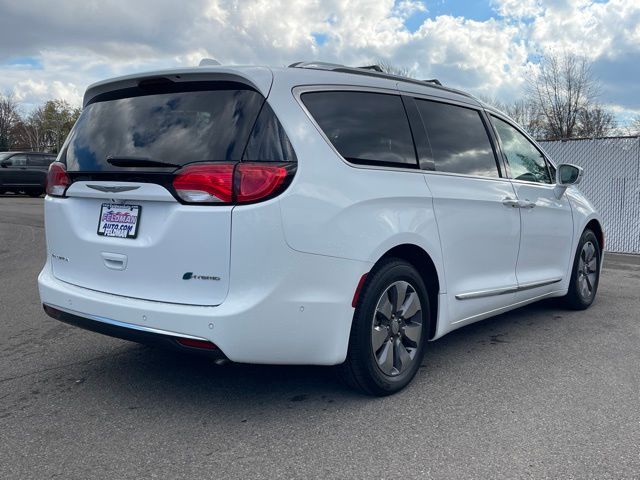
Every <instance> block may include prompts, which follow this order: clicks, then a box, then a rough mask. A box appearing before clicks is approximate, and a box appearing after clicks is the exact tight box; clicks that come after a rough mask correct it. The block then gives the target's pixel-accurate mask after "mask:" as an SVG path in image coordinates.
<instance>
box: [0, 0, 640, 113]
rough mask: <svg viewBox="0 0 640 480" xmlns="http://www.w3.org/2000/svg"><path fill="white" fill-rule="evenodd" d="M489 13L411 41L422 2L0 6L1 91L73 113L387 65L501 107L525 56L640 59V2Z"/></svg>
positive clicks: (501, 7)
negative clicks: (334, 69) (191, 88)
mask: <svg viewBox="0 0 640 480" xmlns="http://www.w3.org/2000/svg"><path fill="white" fill-rule="evenodd" d="M492 5H493V6H494V8H495V10H496V11H497V12H498V14H499V17H498V18H497V19H490V20H486V21H474V20H469V19H465V18H462V17H455V18H454V17H452V16H446V15H442V16H438V17H437V18H435V19H432V18H430V19H427V20H425V22H424V23H423V24H422V26H420V28H418V29H417V30H415V31H414V32H411V31H409V30H408V29H407V28H406V27H405V25H404V22H405V21H406V20H407V19H408V18H411V16H412V15H414V14H415V13H417V12H425V11H426V7H425V4H424V3H422V2H420V1H418V0H397V1H394V0H351V1H349V2H345V1H343V0H192V1H186V2H175V1H174V0H138V1H136V2H131V1H130V0H102V1H101V2H86V1H79V0H78V1H66V2H58V3H57V4H55V5H54V4H51V3H50V2H48V1H45V0H21V1H20V2H15V1H13V0H0V91H14V92H15V94H16V96H20V98H21V99H24V101H25V102H26V103H30V104H33V103H37V102H39V101H42V100H44V99H47V98H50V97H51V96H56V95H59V96H62V97H63V98H65V99H67V100H69V101H74V103H77V102H79V100H80V97H81V95H82V93H83V90H84V89H85V88H86V86H87V85H88V84H89V83H92V82H94V81H97V80H100V79H102V78H106V77H109V76H113V75H119V74H125V73H130V72H134V71H141V70H147V69H156V68H163V67H172V66H186V65H196V64H197V63H198V62H199V60H200V59H201V58H202V57H212V58H216V59H217V60H219V61H221V62H222V63H230V64H234V63H235V64H267V65H275V66H282V65H286V64H288V63H291V62H294V61H297V60H313V59H318V60H325V61H334V62H340V63H345V64H349V65H359V64H365V63H370V62H372V61H375V60H376V59H379V58H383V59H386V60H388V61H390V62H391V63H395V64H398V65H400V66H406V67H409V68H410V69H411V70H412V72H413V73H414V74H415V75H416V76H418V77H421V78H428V77H438V78H440V79H441V80H443V81H445V82H446V83H448V84H450V85H452V86H457V87H462V88H466V89H470V90H472V91H473V92H477V93H482V94H484V95H488V96H497V97H500V98H502V99H505V100H509V99H511V98H515V97H516V96H517V95H519V94H520V93H521V87H522V85H523V83H524V80H525V79H526V76H527V74H528V73H529V72H530V71H531V68H532V65H531V64H530V63H529V59H530V58H531V54H533V53H545V52H550V51H556V52H560V51H572V52H575V53H580V54H585V55H587V56H589V58H591V59H592V60H594V61H596V62H597V61H600V60H601V59H603V58H607V59H609V60H611V59H617V60H616V61H622V62H624V59H625V58H626V57H625V55H627V54H628V53H629V52H636V55H637V52H639V51H640V48H639V47H640V3H639V2H638V1H637V0H610V1H609V2H608V3H601V2H593V1H589V0H493V1H492ZM24 25H29V28H28V29H25V28H24ZM319 37H322V41H319V40H318V38H319ZM16 57H36V58H37V59H38V60H39V63H40V64H41V68H39V67H29V66H23V67H20V68H18V67H17V66H16V65H8V64H7V63H6V61H7V59H10V58H16ZM634 108H635V107H634Z"/></svg>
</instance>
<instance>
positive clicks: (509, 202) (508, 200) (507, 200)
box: [502, 197, 520, 208]
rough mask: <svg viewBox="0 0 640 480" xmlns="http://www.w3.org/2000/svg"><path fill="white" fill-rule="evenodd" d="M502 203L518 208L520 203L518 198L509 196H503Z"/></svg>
mask: <svg viewBox="0 0 640 480" xmlns="http://www.w3.org/2000/svg"><path fill="white" fill-rule="evenodd" d="M502 204H503V205H504V206H505V207H511V208H520V204H519V202H518V200H516V199H515V198H511V197H505V198H503V199H502Z"/></svg>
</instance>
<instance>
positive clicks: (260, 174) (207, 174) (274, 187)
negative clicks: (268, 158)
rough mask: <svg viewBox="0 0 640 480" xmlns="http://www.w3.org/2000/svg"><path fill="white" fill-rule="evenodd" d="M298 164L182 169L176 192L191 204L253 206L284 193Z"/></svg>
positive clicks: (202, 165)
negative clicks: (240, 204)
mask: <svg viewBox="0 0 640 480" xmlns="http://www.w3.org/2000/svg"><path fill="white" fill-rule="evenodd" d="M294 173H295V163H267V162H243V163H199V164H193V165H187V166H186V167H184V168H182V169H180V170H179V171H178V172H177V173H176V175H175V178H174V180H173V188H174V189H175V191H176V194H177V195H178V197H180V199H182V200H183V201H185V202H187V203H224V204H237V203H253V202H258V201H261V200H266V199H268V198H271V197H273V196H275V195H277V194H278V193H280V192H282V191H283V190H284V189H285V188H286V186H287V185H288V184H289V182H290V180H291V178H292V177H293V174H294Z"/></svg>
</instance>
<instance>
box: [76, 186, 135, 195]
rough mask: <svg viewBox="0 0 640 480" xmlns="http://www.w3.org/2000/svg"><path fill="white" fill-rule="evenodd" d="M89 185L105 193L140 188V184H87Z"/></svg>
mask: <svg viewBox="0 0 640 480" xmlns="http://www.w3.org/2000/svg"><path fill="white" fill-rule="evenodd" d="M87 187H89V188H93V189H94V190H99V191H101V192H105V193H120V192H129V191H131V190H136V189H138V188H140V187H139V186H138V185H135V186H126V185H121V186H114V187H109V186H105V185H87Z"/></svg>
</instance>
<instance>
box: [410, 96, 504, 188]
mask: <svg viewBox="0 0 640 480" xmlns="http://www.w3.org/2000/svg"><path fill="white" fill-rule="evenodd" d="M416 103H417V104H418V111H419V112H420V116H421V117H422V121H423V123H424V126H425V127H426V129H427V134H428V135H429V142H430V143H431V150H432V151H433V161H434V164H435V170H436V171H437V172H449V173H461V174H465V175H475V176H482V177H499V176H500V172H499V170H498V164H497V162H496V157H495V154H494V151H493V147H492V146H491V142H490V140H489V134H488V133H487V129H486V128H485V125H484V122H483V120H482V117H481V116H480V112H478V111H476V110H472V109H470V108H464V107H458V106H456V105H450V104H446V103H439V102H432V101H429V100H421V99H419V98H417V99H416Z"/></svg>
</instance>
